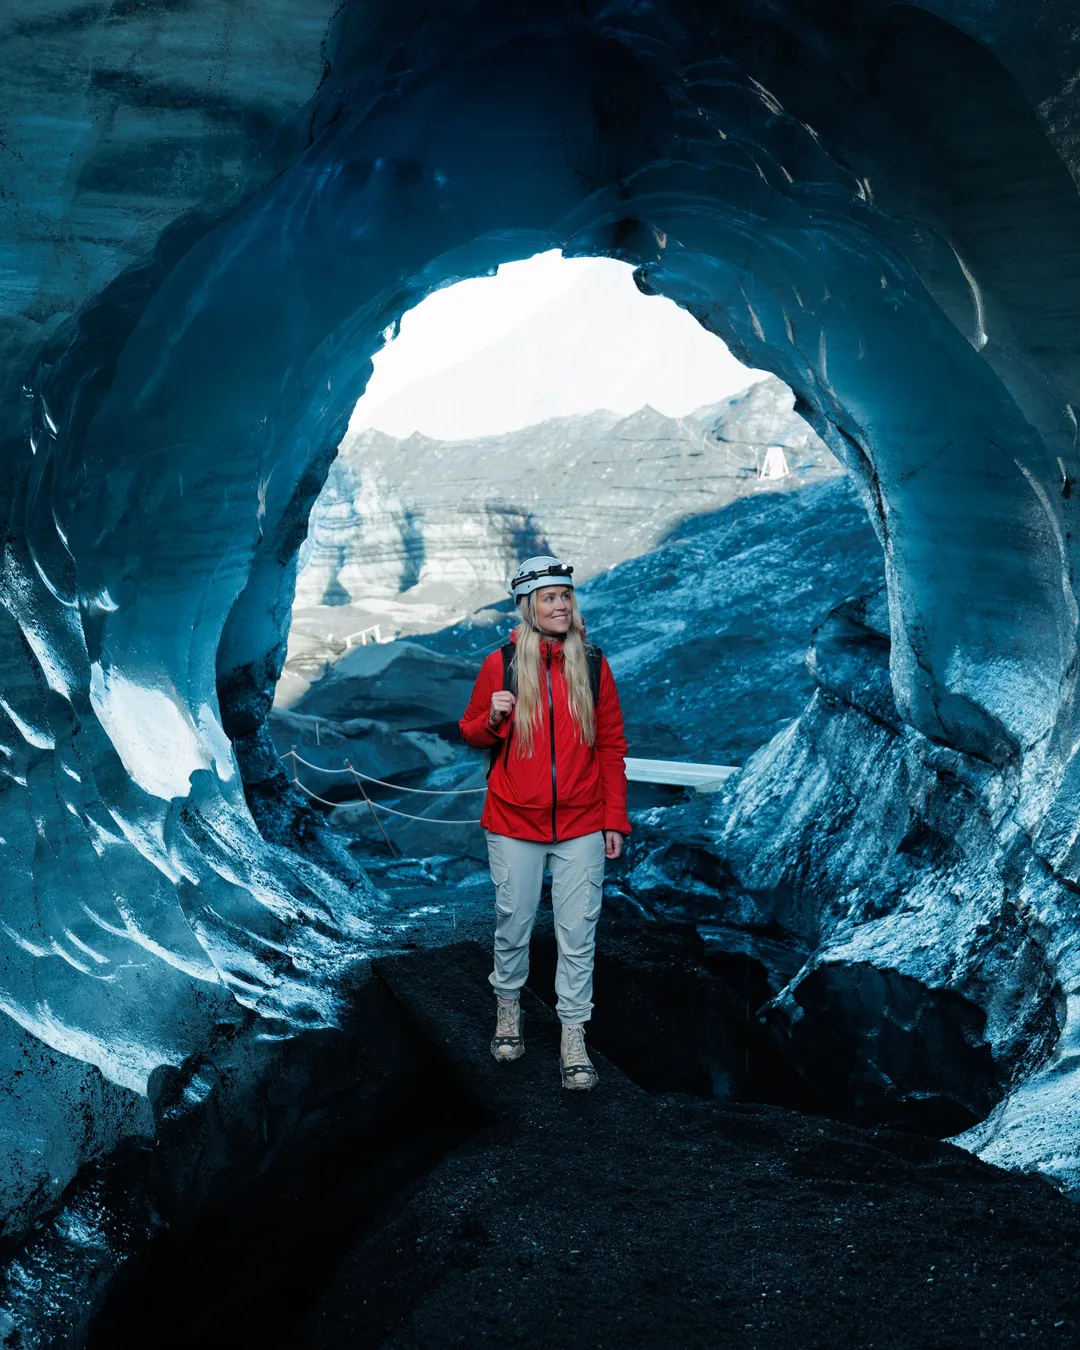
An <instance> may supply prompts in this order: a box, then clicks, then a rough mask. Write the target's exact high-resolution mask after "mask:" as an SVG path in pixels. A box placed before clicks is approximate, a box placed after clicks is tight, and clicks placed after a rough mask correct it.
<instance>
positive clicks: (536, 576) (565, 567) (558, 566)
mask: <svg viewBox="0 0 1080 1350" xmlns="http://www.w3.org/2000/svg"><path fill="white" fill-rule="evenodd" d="M573 575H574V569H573V567H571V566H569V564H567V563H552V564H551V566H550V567H541V568H540V569H539V570H538V571H536V572H523V573H522V574H521V576H519V577H515V578H514V579H513V581H511V583H510V586H511V588H512V589H513V590H517V588H518V587H519V586H523V585H524V584H525V582H526V581H539V580H540V578H541V577H572V576H573Z"/></svg>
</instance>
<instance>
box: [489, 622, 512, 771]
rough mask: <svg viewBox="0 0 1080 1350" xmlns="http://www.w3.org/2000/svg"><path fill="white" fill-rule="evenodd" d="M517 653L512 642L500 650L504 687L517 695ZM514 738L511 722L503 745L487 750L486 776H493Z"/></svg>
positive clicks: (506, 643) (505, 644) (504, 644)
mask: <svg viewBox="0 0 1080 1350" xmlns="http://www.w3.org/2000/svg"><path fill="white" fill-rule="evenodd" d="M516 654H517V648H516V647H515V646H514V644H513V643H512V642H505V643H503V645H502V647H501V648H500V650H499V655H500V656H501V657H502V668H503V682H502V687H503V688H504V689H506V690H508V691H509V692H510V693H511V694H514V695H515V696H516V695H517V662H516V661H515V660H514V657H515V655H516ZM513 739H514V724H513V723H512V722H511V724H510V730H509V732H508V733H507V735H506V737H505V738H504V740H503V742H502V745H497V746H493V747H492V748H491V749H490V750H489V751H488V752H487V769H486V776H487V777H488V778H490V777H491V771H492V769H493V768H494V767H495V761H496V760H497V759H498V758H499V756H500V755H501V756H502V757H503V759H505V758H506V756H507V755H508V754H509V753H510V742H511V741H512V740H513Z"/></svg>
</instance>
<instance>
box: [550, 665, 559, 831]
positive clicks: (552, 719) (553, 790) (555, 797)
mask: <svg viewBox="0 0 1080 1350" xmlns="http://www.w3.org/2000/svg"><path fill="white" fill-rule="evenodd" d="M547 691H548V729H549V730H550V732H551V842H552V843H553V844H557V843H558V842H559V835H558V832H557V831H556V829H555V808H556V806H557V805H558V801H559V796H558V792H557V790H556V786H555V700H554V699H553V698H552V696H551V648H550V647H548V649H547Z"/></svg>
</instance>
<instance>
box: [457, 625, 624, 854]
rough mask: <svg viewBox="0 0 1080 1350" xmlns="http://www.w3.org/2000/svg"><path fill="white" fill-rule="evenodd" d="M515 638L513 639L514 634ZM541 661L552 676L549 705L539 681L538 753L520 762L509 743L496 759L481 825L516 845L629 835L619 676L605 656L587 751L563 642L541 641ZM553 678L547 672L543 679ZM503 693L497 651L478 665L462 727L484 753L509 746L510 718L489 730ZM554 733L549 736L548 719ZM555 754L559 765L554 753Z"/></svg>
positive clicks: (471, 740) (471, 742)
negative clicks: (608, 833)
mask: <svg viewBox="0 0 1080 1350" xmlns="http://www.w3.org/2000/svg"><path fill="white" fill-rule="evenodd" d="M511 638H512V639H513V640H515V641H516V639H517V633H516V632H515V633H512V634H511ZM540 657H541V660H542V661H543V662H544V664H545V666H547V667H548V669H549V671H550V676H551V683H550V704H549V700H548V698H547V697H544V696H543V694H544V693H545V692H546V691H545V683H546V680H542V681H541V691H542V695H541V699H540V712H541V721H540V724H539V726H538V727H537V729H536V733H535V735H534V737H533V751H532V754H531V755H530V756H529V757H528V758H527V759H523V758H522V757H521V756H519V755H518V754H517V753H516V750H517V747H516V745H515V744H514V743H513V742H511V745H510V749H509V753H508V754H503V753H498V754H497V755H496V757H495V763H494V765H493V767H492V770H491V777H490V778H489V779H488V791H487V797H486V799H485V801H484V810H483V814H482V815H481V818H480V819H481V823H482V825H483V826H484V828H485V829H486V830H490V831H491V832H492V833H493V834H506V835H510V837H511V838H513V839H532V840H536V841H537V842H539V843H554V842H556V841H557V840H559V839H576V838H577V837H578V836H579V835H583V834H593V833H595V832H596V831H597V830H618V831H619V833H620V834H629V833H630V821H629V820H628V819H627V816H626V765H625V763H624V762H623V760H624V756H625V755H626V736H625V734H624V732H623V720H622V709H621V708H620V707H619V694H618V690H617V689H616V688H615V677H614V675H612V673H611V667H610V666H609V665H608V663H607V658H606V657H605V658H604V659H603V660H602V662H601V668H600V697H599V699H598V700H597V705H596V740H595V743H594V744H593V745H586V744H585V742H584V741H583V740H582V739H581V734H580V732H579V731H578V727H577V723H576V722H574V720H573V718H572V717H571V713H570V704H569V700H568V697H567V686H566V680H565V678H564V676H563V649H562V643H560V642H541V644H540ZM547 673H548V672H547V671H545V675H546V674H547ZM502 687H503V659H502V653H501V652H499V651H495V652H492V653H491V655H490V656H489V657H488V658H487V659H486V660H485V661H484V664H483V665H482V666H481V667H480V674H479V675H478V676H477V677H476V684H475V685H474V686H473V691H472V698H470V699H469V706H468V707H467V708H466V709H465V716H464V717H463V718H462V719H461V721H460V723H459V726H460V727H461V734H462V736H463V737H464V738H465V740H466V741H467V742H468V743H469V745H473V746H476V747H477V748H478V749H481V750H487V749H490V748H492V747H493V746H498V747H499V749H500V751H502V750H504V749H505V741H506V738H507V736H508V735H509V733H510V728H511V726H512V725H513V720H514V719H513V716H510V717H506V718H504V719H503V720H502V722H500V723H499V727H498V730H496V731H492V730H491V728H490V727H489V726H488V714H489V712H490V711H491V696H492V694H493V693H495V692H496V690H499V689H501V688H502ZM552 712H554V717H555V735H554V738H553V737H552V734H551V714H552ZM553 752H554V765H553V764H552V754H553Z"/></svg>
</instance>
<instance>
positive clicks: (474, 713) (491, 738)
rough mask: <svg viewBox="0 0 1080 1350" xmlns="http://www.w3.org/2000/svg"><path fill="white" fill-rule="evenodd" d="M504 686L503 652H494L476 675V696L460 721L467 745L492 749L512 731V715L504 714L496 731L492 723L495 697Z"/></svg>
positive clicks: (473, 692)
mask: <svg viewBox="0 0 1080 1350" xmlns="http://www.w3.org/2000/svg"><path fill="white" fill-rule="evenodd" d="M501 688H502V653H501V652H492V653H491V655H490V656H489V657H487V658H486V659H485V661H484V664H483V665H482V666H481V667H480V674H479V675H477V677H476V683H475V684H474V685H473V691H472V697H471V698H470V699H469V706H468V707H467V708H466V709H465V715H464V717H462V719H461V721H460V722H459V723H458V726H459V727H460V728H461V737H462V740H464V741H465V742H466V744H468V745H471V746H474V747H475V748H476V749H477V750H489V749H490V748H491V747H492V746H493V745H498V744H499V742H500V741H501V740H503V739H504V738H505V736H506V734H507V732H508V731H509V730H510V723H511V721H512V719H511V718H509V717H504V718H503V720H502V721H501V722H500V723H499V729H498V731H492V730H491V728H490V727H489V726H488V714H489V713H490V711H491V696H492V694H494V693H495V691H496V690H498V689H501Z"/></svg>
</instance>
